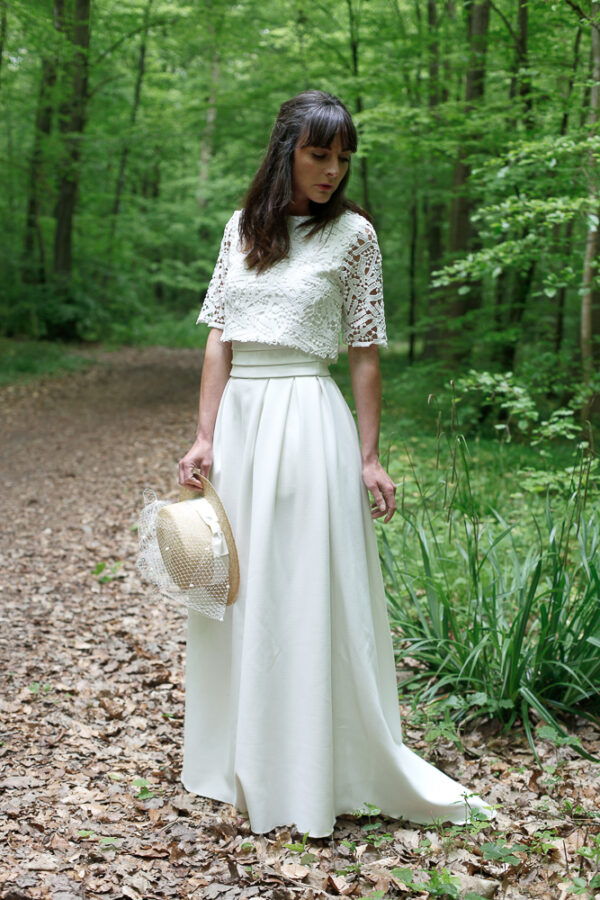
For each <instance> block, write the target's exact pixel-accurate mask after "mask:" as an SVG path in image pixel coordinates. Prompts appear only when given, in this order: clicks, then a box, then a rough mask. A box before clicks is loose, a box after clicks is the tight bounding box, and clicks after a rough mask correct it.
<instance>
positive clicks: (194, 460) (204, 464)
mask: <svg viewBox="0 0 600 900" xmlns="http://www.w3.org/2000/svg"><path fill="white" fill-rule="evenodd" d="M212 463H213V449H212V441H208V440H206V438H196V440H195V441H194V444H193V446H192V447H190V449H189V450H188V452H187V453H186V454H185V456H182V458H181V459H180V460H179V484H182V485H183V484H184V485H186V487H192V488H196V489H197V490H199V491H201V490H202V485H201V484H200V481H199V480H198V478H197V477H196V475H193V474H192V472H193V469H200V471H201V472H202V474H203V475H204V477H205V478H208V473H209V472H210V469H211V466H212Z"/></svg>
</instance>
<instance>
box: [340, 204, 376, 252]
mask: <svg viewBox="0 0 600 900" xmlns="http://www.w3.org/2000/svg"><path fill="white" fill-rule="evenodd" d="M337 222H338V223H339V229H340V231H341V233H342V234H343V235H344V236H345V237H347V238H348V239H349V240H350V241H351V243H352V244H353V245H354V244H356V243H359V244H362V243H365V242H372V243H376V242H377V232H376V231H375V228H374V227H373V225H372V223H371V222H370V221H369V220H368V219H367V217H366V216H363V215H362V214H361V213H359V212H355V211H354V210H353V209H345V210H344V212H343V213H342V214H341V215H340V216H339V218H338V219H337Z"/></svg>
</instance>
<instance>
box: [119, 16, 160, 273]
mask: <svg viewBox="0 0 600 900" xmlns="http://www.w3.org/2000/svg"><path fill="white" fill-rule="evenodd" d="M153 2H154V0H147V3H146V9H145V10H144V27H143V30H142V39H141V42H140V52H139V56H138V67H137V77H136V79H135V88H134V92H133V105H132V107H131V113H130V115H129V129H130V130H129V136H128V137H127V138H126V139H125V142H124V144H123V148H122V150H121V157H120V159H119V173H118V175H117V184H116V187H115V196H114V200H113V205H112V210H111V222H110V238H109V246H110V248H111V249H112V245H113V240H114V236H115V231H116V228H117V217H118V215H119V209H120V207H121V196H122V194H123V188H124V186H125V172H126V170H127V159H128V157H129V149H130V145H131V144H130V142H131V139H132V137H133V129H134V128H135V123H136V120H137V114H138V110H139V108H140V100H141V97H142V82H143V80H144V73H145V71H146V48H147V45H148V31H149V27H150V11H151V9H152V4H153ZM109 255H110V253H109Z"/></svg>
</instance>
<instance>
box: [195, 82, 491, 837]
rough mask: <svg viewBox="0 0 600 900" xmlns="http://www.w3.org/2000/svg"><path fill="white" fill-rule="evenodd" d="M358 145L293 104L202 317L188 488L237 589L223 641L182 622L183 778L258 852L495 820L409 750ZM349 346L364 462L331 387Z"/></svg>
mask: <svg viewBox="0 0 600 900" xmlns="http://www.w3.org/2000/svg"><path fill="white" fill-rule="evenodd" d="M356 146H357V135H356V130H355V127H354V124H353V122H352V119H351V117H350V115H349V113H348V111H347V110H346V108H345V107H344V105H343V104H342V103H341V102H340V101H339V100H338V99H337V98H335V97H332V96H331V95H329V94H326V93H323V92H321V91H306V92H304V93H301V94H299V95H297V96H296V97H294V98H292V99H291V100H289V101H288V102H287V103H284V104H283V105H282V107H281V109H280V111H279V115H278V117H277V121H276V122H275V126H274V128H273V132H272V134H271V139H270V143H269V147H268V149H267V153H266V156H265V158H264V161H263V163H262V165H261V167H260V169H259V170H258V172H257V174H256V176H255V178H254V181H253V183H252V185H251V187H250V189H249V191H248V194H247V197H246V202H245V206H244V209H243V210H241V211H236V212H235V213H234V214H233V216H232V217H231V219H230V220H229V222H228V223H227V226H226V228H225V233H224V236H223V241H222V244H221V250H220V253H219V258H218V261H217V265H216V268H215V271H214V274H213V277H212V279H211V282H210V285H209V288H208V292H207V295H206V298H205V300H204V304H203V307H202V311H201V313H200V316H199V318H198V321H203V322H206V323H207V324H208V325H210V326H211V330H210V333H209V336H208V340H207V344H206V354H205V358H204V365H203V371H202V381H201V386H200V408H199V424H198V431H197V437H196V440H195V442H194V445H193V446H192V448H191V449H190V450H189V452H188V453H187V454H186V455H185V456H184V457H183V459H182V460H181V461H180V464H179V466H180V472H179V480H180V483H181V484H184V485H189V486H192V487H193V486H196V487H198V481H197V480H196V479H195V477H194V476H193V474H192V470H193V468H194V467H197V468H199V469H200V471H201V472H202V474H204V475H209V473H210V477H211V480H212V482H213V484H214V486H215V487H216V489H217V491H218V492H219V494H220V496H221V499H222V500H223V503H224V505H225V508H226V509H227V512H228V515H229V518H230V521H231V524H232V527H233V532H234V535H235V538H236V543H237V547H238V554H239V562H240V572H241V587H240V592H239V595H238V598H237V600H236V602H235V603H234V604H233V605H232V606H230V607H228V608H227V611H226V614H225V619H224V620H223V622H217V621H214V620H210V619H207V618H205V617H203V616H201V615H199V614H197V613H194V612H190V614H189V620H188V642H187V657H186V711H185V731H184V761H183V775H182V781H183V784H184V785H185V787H186V788H187V789H188V790H190V791H192V792H193V793H196V794H199V795H202V796H206V797H211V798H213V799H216V800H221V801H224V802H227V803H230V804H232V805H233V806H235V807H237V809H238V810H240V811H243V812H248V814H249V818H250V826H251V828H252V830H253V831H254V832H258V833H261V832H266V831H270V830H271V829H273V828H275V827H276V826H280V825H292V824H295V825H296V827H297V828H298V829H299V831H300V832H308V833H309V835H310V836H311V837H322V836H325V835H328V834H330V833H331V832H332V830H333V827H334V824H335V818H336V815H339V814H340V813H343V812H353V811H355V810H357V809H358V808H361V807H362V808H364V805H365V803H371V804H374V805H375V806H377V807H379V808H380V809H381V810H382V811H383V812H384V813H387V814H389V815H391V816H394V817H398V818H407V819H410V820H412V821H413V822H418V823H431V822H433V821H434V820H436V819H442V820H450V821H453V822H464V821H465V819H467V818H468V817H469V809H472V808H473V807H478V808H484V809H486V810H488V811H489V808H488V807H485V806H484V804H483V801H481V800H480V799H479V798H477V797H475V798H473V797H471V798H470V799H468V800H465V797H464V794H465V793H466V792H465V790H464V789H463V788H462V787H461V785H459V784H457V783H456V782H454V781H452V780H451V779H450V778H448V777H447V776H446V775H444V774H443V773H441V772H439V771H438V770H437V769H435V768H434V767H433V766H432V765H430V764H429V763H427V762H425V761H424V760H422V759H420V758H419V757H418V756H417V755H416V754H414V753H413V752H412V751H410V750H409V749H407V748H406V747H405V746H404V744H403V743H402V733H401V725H400V716H399V710H398V698H397V685H396V673H395V665H394V653H393V646H392V639H391V633H390V628H389V622H388V618H387V609H386V600H385V594H384V588H383V581H382V576H381V569H380V564H379V557H378V551H377V543H376V538H375V531H374V525H373V522H372V519H374V518H382V519H383V521H384V522H388V521H389V520H390V519H391V517H392V516H393V515H394V512H395V510H396V503H395V496H394V495H395V491H396V486H395V485H394V483H393V482H392V480H391V478H390V476H389V475H388V474H387V472H386V471H385V470H384V468H383V467H382V465H381V463H380V461H379V455H378V436H379V421H380V409H381V380H380V372H379V355H378V354H379V350H378V346H379V345H385V343H386V333H385V322H384V317H383V300H382V286H381V257H380V253H379V247H378V244H377V237H376V234H375V231H374V229H373V226H372V225H371V223H370V220H369V219H368V217H367V216H366V215H365V213H363V211H362V210H361V209H360V208H359V207H358V206H356V204H354V203H352V202H350V201H349V200H347V199H346V198H345V194H344V192H345V188H346V184H347V182H348V177H349V171H350V156H351V154H352V153H354V152H355V151H356ZM340 329H341V331H342V335H343V339H344V340H345V341H346V342H347V343H348V345H349V348H348V355H349V364H350V372H351V380H352V389H353V393H354V398H355V403H356V410H357V418H358V429H359V433H360V446H359V441H358V435H357V432H356V427H355V424H354V420H353V418H352V415H351V413H350V410H349V408H348V406H347V404H346V403H345V401H344V399H343V396H342V394H341V392H340V390H339V388H338V387H337V385H336V384H335V382H334V381H333V379H332V378H331V376H330V374H329V370H328V364H329V363H330V362H332V361H334V360H335V359H336V358H337V354H338V342H339V333H340ZM368 491H370V492H371V495H372V497H373V500H372V502H371V503H369V497H368Z"/></svg>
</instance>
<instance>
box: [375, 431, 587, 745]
mask: <svg viewBox="0 0 600 900" xmlns="http://www.w3.org/2000/svg"><path fill="white" fill-rule="evenodd" d="M582 453H583V451H582ZM589 471H590V460H589V459H586V458H585V457H584V456H583V455H582V457H581V460H580V465H579V467H578V470H577V475H576V477H575V478H574V479H573V481H572V484H571V492H570V499H569V500H568V502H567V504H566V506H563V507H562V509H561V514H560V516H559V517H556V516H555V515H554V513H553V511H552V508H551V502H550V497H549V495H548V496H547V498H546V506H545V514H544V515H543V516H542V517H541V519H537V518H536V519H534V522H533V524H534V528H531V527H527V528H526V529H520V528H519V525H521V524H522V522H515V523H513V524H508V523H507V522H506V521H505V520H504V519H503V517H502V516H501V515H500V513H499V512H498V511H496V510H492V511H491V514H489V515H486V516H485V518H484V517H482V515H481V513H480V509H481V507H482V505H483V504H481V503H479V502H478V501H477V498H476V497H474V495H473V490H472V484H471V473H470V463H469V454H468V447H467V445H466V443H465V441H464V438H462V437H461V436H456V437H454V438H453V441H452V443H451V445H450V457H449V463H448V467H447V471H446V473H445V476H444V477H442V478H441V479H440V480H439V482H438V484H437V488H436V489H433V490H432V489H428V490H426V489H425V488H424V487H423V485H422V483H421V482H420V480H419V478H418V477H417V475H416V472H413V474H414V477H415V481H416V483H417V487H418V492H419V502H418V503H417V504H416V505H415V508H414V509H410V508H409V503H408V502H407V501H406V498H402V499H401V504H400V505H401V508H400V510H399V515H400V516H401V523H402V528H401V530H400V534H399V539H398V540H396V541H394V546H393V547H392V545H391V544H390V541H389V540H388V539H387V536H386V534H385V531H382V541H383V543H382V563H383V565H384V570H385V572H386V574H387V579H386V581H387V584H388V601H389V612H390V619H391V622H392V625H393V626H394V627H395V629H396V630H397V632H398V633H399V644H398V652H399V653H404V654H406V656H407V657H408V658H409V660H410V663H411V666H412V675H411V677H410V678H409V679H408V681H407V682H405V683H404V685H403V687H404V688H408V689H409V690H412V691H416V692H417V694H418V699H419V702H421V703H431V702H434V701H436V702H440V700H441V699H442V700H443V702H444V703H445V704H446V707H448V706H450V708H451V715H452V718H453V719H454V721H455V722H457V723H462V724H465V723H467V722H469V721H471V720H473V719H476V718H478V717H488V718H496V719H498V720H499V721H500V722H501V723H502V724H503V725H504V726H505V727H506V728H510V727H511V726H512V725H513V724H514V723H515V722H516V721H517V719H520V720H521V722H522V724H523V727H524V729H525V731H526V734H527V737H528V740H529V742H530V744H531V746H532V748H533V749H534V752H535V724H536V721H537V720H541V721H543V722H544V723H546V724H547V725H549V726H551V728H552V729H554V730H555V731H556V732H558V734H560V735H563V736H564V737H566V731H565V725H564V721H565V716H569V715H580V716H584V717H587V718H589V719H591V720H592V721H594V722H600V504H598V503H597V502H596V503H592V502H591V501H590V499H589ZM522 515H523V519H528V518H530V516H529V513H528V511H527V509H526V508H525V509H523V514H522ZM525 536H526V537H525ZM532 536H534V537H532ZM578 749H579V752H581V753H582V754H583V755H585V756H588V755H589V754H587V753H586V751H585V750H584V749H583V748H582V747H579V748H578Z"/></svg>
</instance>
